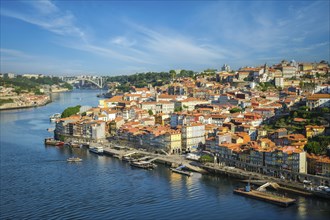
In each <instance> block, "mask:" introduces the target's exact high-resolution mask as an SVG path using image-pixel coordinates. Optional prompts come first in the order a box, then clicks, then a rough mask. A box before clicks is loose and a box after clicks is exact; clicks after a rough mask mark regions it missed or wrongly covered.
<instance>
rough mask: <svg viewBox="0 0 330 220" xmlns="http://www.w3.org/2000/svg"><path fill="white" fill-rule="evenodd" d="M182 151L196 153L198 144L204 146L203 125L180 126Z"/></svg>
mask: <svg viewBox="0 0 330 220" xmlns="http://www.w3.org/2000/svg"><path fill="white" fill-rule="evenodd" d="M181 134H182V151H185V152H193V151H197V148H198V147H199V145H200V144H205V125H203V124H202V123H192V124H187V125H184V126H182V129H181Z"/></svg>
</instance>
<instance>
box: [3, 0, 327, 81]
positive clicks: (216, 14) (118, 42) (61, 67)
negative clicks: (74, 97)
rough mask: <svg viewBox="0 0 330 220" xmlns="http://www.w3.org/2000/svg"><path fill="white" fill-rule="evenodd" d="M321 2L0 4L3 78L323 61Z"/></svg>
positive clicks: (33, 0) (323, 5) (324, 32)
mask: <svg viewBox="0 0 330 220" xmlns="http://www.w3.org/2000/svg"><path fill="white" fill-rule="evenodd" d="M329 7H330V6H329V0H327V1H312V0H311V1H132V0H131V1H37V0H30V1H12V0H10V1H9V0H1V11H0V15H1V18H0V22H1V47H0V50H1V51H0V52H1V66H0V67H1V70H0V71H1V72H14V73H18V74H21V73H44V74H54V75H55V74H58V75H76V74H85V73H86V74H87V73H88V74H97V75H120V74H132V73H136V72H146V71H168V70H170V69H191V70H195V71H201V70H204V69H207V68H216V69H219V68H220V67H221V66H222V65H223V64H224V63H226V64H229V65H230V66H232V68H234V69H238V68H239V67H241V66H256V65H261V64H263V63H265V62H267V63H268V64H274V63H277V62H279V61H281V60H282V59H287V60H291V59H295V60H296V61H298V62H299V61H301V62H302V61H320V60H326V61H329V53H330V49H329V47H330V45H329V37H330V36H329V35H330V34H329V26H330V25H329V20H330V18H329Z"/></svg>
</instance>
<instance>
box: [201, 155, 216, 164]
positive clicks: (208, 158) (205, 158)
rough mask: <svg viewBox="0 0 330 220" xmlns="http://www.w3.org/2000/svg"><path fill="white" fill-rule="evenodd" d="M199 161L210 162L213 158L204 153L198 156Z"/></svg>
mask: <svg viewBox="0 0 330 220" xmlns="http://www.w3.org/2000/svg"><path fill="white" fill-rule="evenodd" d="M199 161H200V162H202V163H212V162H214V158H213V157H212V156H210V155H208V154H205V155H203V156H201V157H200V158H199Z"/></svg>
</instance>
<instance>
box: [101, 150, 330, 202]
mask: <svg viewBox="0 0 330 220" xmlns="http://www.w3.org/2000/svg"><path fill="white" fill-rule="evenodd" d="M104 154H105V155H109V156H113V157H117V158H119V159H122V158H123V157H125V156H126V155H132V154H140V155H144V156H149V157H151V158H153V159H152V160H153V161H155V162H156V163H161V164H165V165H168V166H171V167H177V166H179V165H184V166H185V167H186V168H187V169H189V170H191V171H194V172H198V173H202V174H213V175H225V176H229V177H231V178H234V179H240V180H242V182H250V183H251V184H254V185H263V184H265V183H267V182H275V183H277V184H278V185H279V186H278V187H277V188H276V190H278V191H283V192H289V193H293V194H297V195H301V196H316V197H322V198H328V197H326V196H322V195H320V194H319V193H314V192H311V191H309V190H307V189H306V185H305V184H303V183H300V182H292V181H289V180H284V179H280V178H276V177H272V176H267V175H263V174H260V173H256V172H250V171H245V170H242V169H239V168H235V167H229V166H223V165H219V164H217V163H206V164H202V163H199V162H197V161H191V160H187V159H185V158H184V156H183V155H162V154H155V153H152V152H148V151H144V150H139V149H134V148H130V147H123V146H113V145H111V144H107V145H105V146H104ZM328 199H329V198H328Z"/></svg>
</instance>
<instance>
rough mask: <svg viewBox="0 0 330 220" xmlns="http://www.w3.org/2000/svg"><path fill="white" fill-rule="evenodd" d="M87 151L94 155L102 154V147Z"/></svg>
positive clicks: (91, 148)
mask: <svg viewBox="0 0 330 220" xmlns="http://www.w3.org/2000/svg"><path fill="white" fill-rule="evenodd" d="M89 151H90V152H92V153H95V154H103V151H104V149H103V147H90V148H89Z"/></svg>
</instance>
